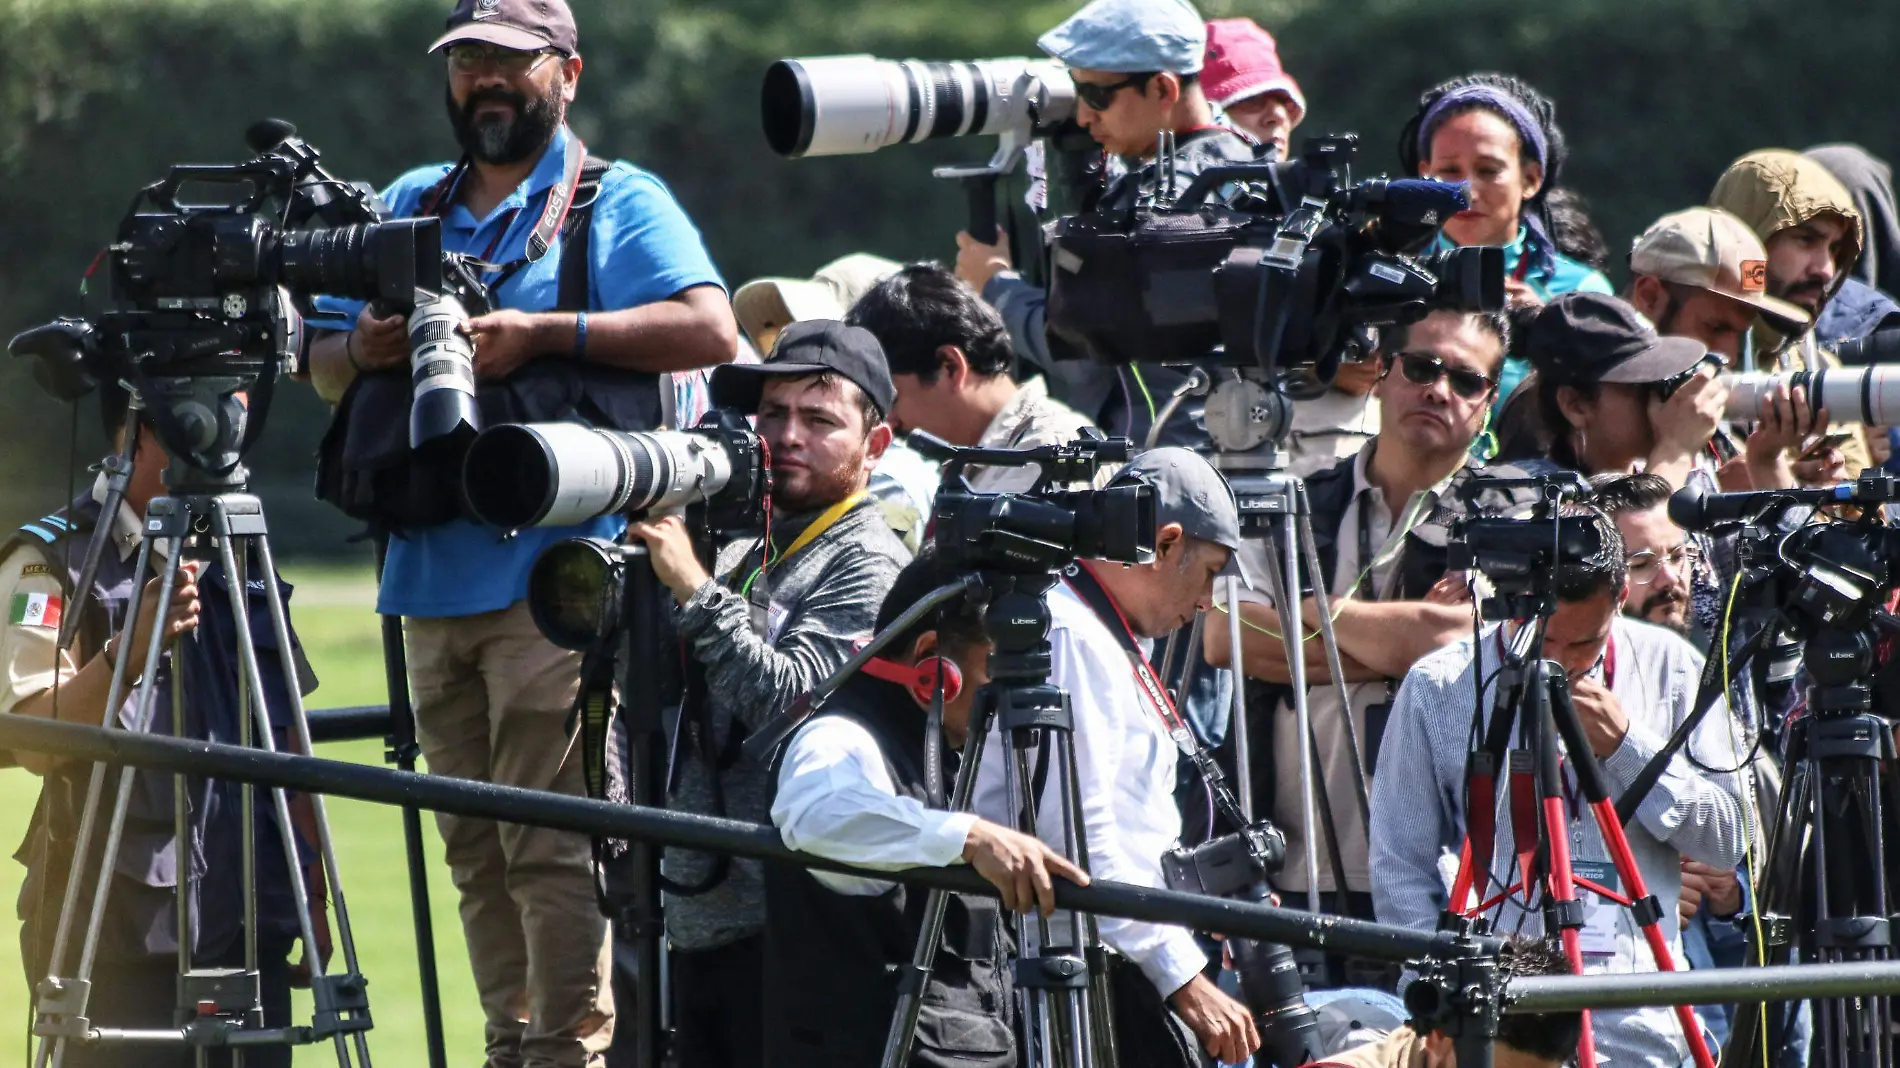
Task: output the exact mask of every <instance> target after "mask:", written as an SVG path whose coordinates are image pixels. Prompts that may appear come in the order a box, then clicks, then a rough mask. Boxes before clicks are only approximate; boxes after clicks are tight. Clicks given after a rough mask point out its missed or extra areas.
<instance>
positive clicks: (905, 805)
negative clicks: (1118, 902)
mask: <svg viewBox="0 0 1900 1068" xmlns="http://www.w3.org/2000/svg"><path fill="white" fill-rule="evenodd" d="M951 577H953V576H946V575H943V574H941V573H940V571H939V568H938V565H937V557H936V553H935V551H934V550H932V549H928V548H927V549H925V550H924V552H923V553H922V554H921V555H919V556H918V557H917V559H915V560H913V561H911V563H910V564H909V565H907V566H906V567H905V568H904V570H903V571H902V572H900V573H899V574H898V576H897V580H896V582H894V583H893V584H892V586H891V592H890V594H889V595H888V596H886V597H885V598H884V605H883V607H882V608H881V609H879V611H878V619H877V629H878V631H879V632H882V631H883V630H884V629H885V628H886V627H889V626H890V625H891V624H892V623H894V622H895V621H896V620H897V618H898V617H899V616H901V615H903V614H904V613H905V612H906V611H908V610H909V609H910V608H911V606H912V605H914V604H917V603H918V602H920V601H922V600H923V599H924V597H925V596H927V595H928V594H929V593H930V592H931V591H932V590H934V589H936V587H937V586H939V585H940V584H941V583H942V582H943V581H945V580H946V579H947V578H951ZM885 648H886V649H887V650H891V651H893V652H892V654H891V655H890V656H888V657H881V658H879V659H878V660H876V661H873V662H872V663H873V667H872V668H871V669H868V670H866V671H865V672H864V673H861V674H859V675H858V676H856V677H854V678H853V679H852V680H851V681H849V682H847V683H846V684H845V685H844V687H843V688H842V689H840V690H839V691H838V693H837V694H836V695H835V696H834V697H833V698H832V699H831V701H830V702H828V703H827V704H826V705H825V707H824V708H823V709H821V710H820V711H819V712H818V714H817V715H815V716H813V717H812V718H811V719H810V720H809V721H807V722H806V723H805V724H804V725H803V726H801V727H800V728H799V729H798V732H797V733H796V734H794V735H793V736H792V738H791V740H790V741H789V742H788V743H787V744H786V748H785V755H784V758H783V762H782V763H781V765H780V767H779V772H778V794H777V796H776V798H775V799H774V800H773V802H772V822H773V824H775V825H776V826H777V827H778V829H779V833H780V834H781V835H783V836H784V839H785V844H786V845H787V846H790V847H791V848H793V849H800V850H804V851H806V852H808V853H814V854H817V855H819V856H824V857H829V858H831V859H833V860H842V861H847V862H849V863H852V864H857V865H860V866H865V867H876V868H885V869H888V870H893V871H896V870H901V869H904V868H914V867H925V866H935V867H940V866H943V865H947V864H954V863H957V862H959V861H961V862H967V863H968V864H970V865H971V866H972V867H974V868H975V869H976V870H977V872H978V873H980V874H981V875H982V876H983V877H984V878H985V879H988V880H989V881H990V882H991V883H993V884H995V886H996V888H997V890H998V892H1000V893H1001V894H1002V897H1003V904H1004V906H1005V907H1007V908H1012V909H1016V910H1020V911H1025V912H1026V911H1029V910H1030V909H1035V908H1040V909H1041V911H1042V912H1043V914H1044V915H1048V914H1049V913H1051V912H1053V911H1054V899H1053V896H1052V893H1053V891H1052V886H1051V882H1050V879H1051V877H1052V876H1060V877H1062V878H1065V879H1068V880H1070V881H1072V882H1077V883H1084V884H1086V883H1087V882H1088V876H1086V875H1084V874H1083V873H1082V872H1081V871H1080V870H1079V869H1077V868H1076V867H1075V866H1074V865H1073V864H1071V863H1069V861H1067V860H1065V859H1063V857H1062V856H1061V855H1060V854H1058V853H1056V852H1055V851H1054V850H1052V849H1050V848H1049V847H1048V846H1046V845H1044V844H1043V843H1042V842H1041V841H1039V840H1037V839H1035V838H1031V837H1029V836H1028V835H1026V834H1022V833H1020V832H1017V831H1014V830H1011V829H1009V828H1007V827H1002V826H999V825H997V824H994V823H991V822H989V821H988V820H984V819H979V818H978V817H976V816H974V815H970V814H968V813H954V812H946V811H942V808H943V806H944V798H945V797H947V796H948V795H949V793H950V791H951V785H950V784H952V783H953V782H954V780H955V774H956V760H955V757H954V756H951V755H950V754H952V753H954V752H957V751H960V750H961V749H962V747H963V745H964V741H965V737H966V735H967V732H968V730H969V725H970V709H971V706H972V704H973V703H974V700H975V697H976V691H977V688H978V687H980V686H982V685H983V684H984V682H986V681H987V678H988V675H987V671H986V668H987V666H988V665H987V663H986V658H987V656H988V653H989V640H988V638H987V637H986V636H985V634H984V631H983V618H982V615H981V614H980V613H979V612H978V611H977V610H976V609H975V608H974V607H973V606H972V605H971V604H970V603H969V602H968V601H967V600H965V599H961V598H959V599H957V600H955V601H952V602H950V603H949V604H947V605H945V606H943V607H942V608H941V609H939V611H938V612H937V614H936V618H935V621H934V622H933V621H932V620H931V619H929V618H926V619H925V620H923V621H920V622H918V623H917V624H916V625H914V626H912V627H911V628H910V629H909V630H907V631H905V632H904V633H902V634H899V635H897V636H895V637H894V638H893V639H892V640H891V643H890V644H889V645H887V646H886V647H885ZM873 671H875V672H876V674H875V675H873V673H872V672H873ZM939 694H940V695H941V700H942V706H941V714H942V724H943V745H944V747H945V748H944V749H943V752H944V754H945V759H944V766H943V769H942V773H943V779H942V782H943V783H944V786H943V787H942V789H943V794H942V795H941V796H938V797H935V798H933V797H931V796H930V790H929V788H928V780H927V778H926V776H925V772H924V763H923V761H924V760H925V759H927V758H928V753H929V750H928V749H926V747H925V740H924V736H925V732H926V731H927V730H928V729H929V728H928V723H929V721H928V720H927V719H926V718H925V717H926V712H927V710H928V709H929V708H930V706H931V704H932V702H933V700H936V699H937V697H938V695H939ZM765 894H766V923H765V945H766V948H765V1019H766V1027H765V1034H766V1043H765V1047H766V1062H767V1063H768V1064H771V1065H774V1066H786V1068H789V1066H793V1065H813V1066H818V1065H823V1066H825V1068H871V1066H872V1065H875V1064H877V1063H878V1060H879V1056H880V1054H881V1053H882V1051H883V1048H884V1039H885V1035H886V1032H887V1031H888V1030H889V1028H890V1024H891V1018H892V1015H893V1013H894V1011H895V1006H896V1003H897V990H896V989H895V988H894V987H893V986H892V985H891V982H890V976H891V975H892V974H893V973H894V972H896V971H898V970H900V969H904V968H906V967H908V965H909V964H910V960H911V953H912V950H913V949H914V947H915V945H916V943H917V938H918V933H919V931H920V930H921V923H922V919H923V904H924V900H925V897H926V896H927V895H925V894H923V893H922V892H920V891H918V890H916V889H915V888H904V887H896V886H893V885H892V884H890V883H886V882H882V881H879V880H875V879H864V878H859V877H855V876H848V875H837V874H833V873H830V872H821V871H811V870H807V869H805V868H798V867H793V866H791V865H785V864H775V865H772V866H770V867H768V868H767V869H766V873H765ZM949 909H950V911H949V915H948V916H947V917H946V921H945V931H946V935H947V937H946V938H945V939H944V946H943V947H942V948H941V949H940V950H939V952H938V954H937V959H936V965H935V967H934V968H933V970H932V972H931V975H930V979H929V981H928V984H927V986H926V988H925V990H924V992H923V1014H924V1016H926V1017H929V1019H928V1020H922V1019H920V1024H919V1027H918V1032H917V1039H918V1043H919V1045H918V1047H917V1050H916V1052H915V1054H914V1055H913V1059H912V1062H911V1063H914V1064H920V1065H946V1066H947V1065H961V1066H965V1068H974V1066H977V1065H984V1064H989V1065H995V1066H997V1068H1004V1066H1013V1065H1014V1064H1015V1063H1016V1057H1015V1049H1014V1046H1015V1043H1014V1042H1013V1040H1012V1038H1013V1036H1012V1035H1011V1033H1010V1032H1011V1029H1010V1025H1009V1010H1008V1006H1009V1001H1010V999H1009V996H1008V987H1007V983H1006V981H1005V980H1004V978H1003V973H1004V964H1005V958H1006V953H1007V950H1006V947H1005V945H1004V939H1003V937H1002V936H1003V927H1002V924H1001V923H1000V922H998V920H999V917H998V914H997V910H996V905H995V903H994V902H991V901H988V900H984V899H980V898H966V897H962V896H960V895H959V896H953V897H952V898H951V903H950V906H949Z"/></svg>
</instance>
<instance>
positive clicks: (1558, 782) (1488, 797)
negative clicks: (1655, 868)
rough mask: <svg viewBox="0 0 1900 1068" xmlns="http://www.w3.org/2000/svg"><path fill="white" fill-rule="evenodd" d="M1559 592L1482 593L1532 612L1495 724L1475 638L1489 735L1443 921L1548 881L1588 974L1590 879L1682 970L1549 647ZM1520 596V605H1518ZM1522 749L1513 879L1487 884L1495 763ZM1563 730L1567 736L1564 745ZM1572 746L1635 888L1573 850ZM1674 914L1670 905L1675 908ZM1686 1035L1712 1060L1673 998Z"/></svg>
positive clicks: (1575, 958)
mask: <svg viewBox="0 0 1900 1068" xmlns="http://www.w3.org/2000/svg"><path fill="white" fill-rule="evenodd" d="M1554 601H1555V598H1554V597H1551V596H1545V597H1541V598H1538V597H1532V598H1529V599H1521V598H1520V599H1513V598H1502V599H1499V600H1497V601H1488V602H1486V610H1485V611H1484V612H1483V613H1482V614H1483V616H1484V617H1485V618H1492V619H1496V618H1499V617H1500V616H1502V617H1503V618H1513V617H1515V618H1520V619H1528V620H1529V623H1528V625H1526V626H1524V627H1523V628H1521V629H1520V630H1519V631H1518V633H1517V634H1516V635H1515V636H1514V638H1513V640H1512V643H1511V647H1510V649H1509V651H1508V652H1506V653H1505V655H1504V657H1503V661H1504V662H1503V664H1502V665H1501V666H1500V667H1499V668H1498V672H1497V678H1496V682H1495V684H1494V685H1495V686H1496V690H1495V691H1494V692H1495V693H1496V695H1497V697H1496V701H1495V703H1494V707H1493V709H1492V713H1491V716H1490V717H1489V723H1488V725H1486V724H1485V717H1484V697H1483V687H1482V686H1478V685H1476V684H1475V683H1476V680H1477V679H1479V678H1482V669H1483V662H1482V655H1481V652H1482V650H1483V648H1484V643H1483V641H1482V640H1481V636H1480V638H1476V639H1474V642H1473V646H1472V649H1473V659H1472V673H1473V678H1474V686H1473V690H1474V691H1475V692H1476V693H1477V698H1476V701H1477V707H1476V709H1475V710H1474V719H1473V723H1472V735H1473V737H1474V739H1475V738H1476V737H1477V735H1478V734H1479V733H1480V731H1481V730H1482V731H1483V733H1484V741H1483V743H1482V744H1481V745H1479V746H1477V747H1476V748H1474V749H1473V750H1472V752H1471V754H1470V756H1469V763H1468V765H1467V773H1466V789H1465V812H1466V820H1467V827H1468V831H1467V834H1466V836H1465V841H1464V844H1463V845H1462V847H1461V848H1460V850H1459V864H1458V874H1457V877H1456V879H1455V880H1454V881H1453V883H1452V888H1451V897H1450V900H1449V903H1448V905H1447V912H1446V917H1445V921H1444V924H1443V926H1447V927H1451V928H1454V929H1455V928H1459V927H1462V926H1463V925H1464V924H1465V923H1466V922H1467V921H1470V920H1473V919H1477V918H1480V917H1483V916H1484V915H1485V914H1487V913H1489V912H1491V911H1492V910H1494V909H1498V908H1500V907H1501V906H1502V905H1503V904H1504V903H1505V902H1506V901H1507V900H1508V899H1509V898H1510V897H1511V896H1512V895H1514V894H1517V895H1521V896H1522V898H1523V902H1524V908H1525V911H1529V905H1530V902H1531V901H1532V897H1533V894H1534V893H1536V892H1538V891H1539V890H1540V889H1541V892H1542V894H1543V897H1544V902H1545V903H1544V908H1543V918H1544V926H1545V930H1547V931H1549V930H1553V929H1554V930H1555V931H1557V932H1558V934H1559V937H1560V938H1561V940H1562V942H1563V947H1564V955H1565V956H1566V957H1568V958H1569V960H1570V966H1571V967H1572V968H1573V969H1575V970H1576V971H1577V973H1578V974H1582V972H1583V967H1584V961H1583V957H1584V954H1583V928H1584V925H1585V922H1584V916H1585V910H1584V904H1583V902H1582V900H1581V899H1579V898H1578V896H1577V890H1578V889H1579V888H1582V889H1587V890H1590V891H1591V892H1593V893H1596V894H1598V895H1600V896H1602V897H1604V898H1607V899H1609V900H1611V901H1613V902H1615V903H1616V904H1618V905H1620V906H1623V907H1625V908H1628V909H1629V910H1630V914H1631V916H1632V918H1634V919H1635V921H1636V923H1637V925H1638V926H1639V927H1640V928H1641V929H1642V931H1643V937H1644V940H1645V941H1646V942H1647V943H1648V945H1649V949H1650V952H1651V954H1652V955H1653V956H1654V957H1655V959H1656V965H1657V967H1658V968H1659V969H1661V970H1663V971H1675V970H1676V967H1675V960H1674V958H1673V956H1672V955H1671V954H1670V952H1669V944H1668V940H1667V939H1666V938H1665V937H1664V935H1663V933H1662V927H1661V920H1662V917H1663V916H1664V915H1665V913H1664V910H1663V907H1662V905H1661V903H1660V902H1658V901H1657V900H1656V896H1655V895H1654V894H1651V893H1650V892H1649V889H1648V887H1647V886H1646V885H1645V883H1644V880H1643V873H1642V870H1641V869H1640V868H1638V867H1637V866H1636V859H1635V856H1634V855H1633V854H1632V853H1631V852H1630V847H1629V839H1628V838H1627V837H1626V836H1625V835H1624V833H1623V825H1622V823H1621V822H1619V821H1618V819H1617V816H1616V808H1615V805H1614V804H1613V803H1612V801H1611V800H1610V789H1609V782H1608V780H1606V779H1605V778H1604V775H1603V769H1602V768H1601V767H1600V766H1599V765H1598V763H1597V760H1596V757H1595V755H1594V754H1593V752H1592V750H1591V748H1590V741H1589V738H1588V736H1587V735H1586V734H1585V733H1584V729H1583V724H1582V722H1581V721H1580V720H1579V719H1578V718H1577V711H1576V708H1575V706H1574V705H1573V704H1572V703H1571V699H1570V682H1569V677H1568V676H1567V675H1566V674H1565V673H1564V670H1563V668H1562V667H1561V666H1559V665H1558V664H1556V663H1554V662H1552V661H1549V660H1545V659H1543V625H1544V622H1545V621H1546V620H1547V619H1548V614H1549V612H1550V611H1551V610H1553V609H1554V608H1555V604H1554ZM1512 606H1515V607H1512ZM1514 729H1515V734H1516V737H1517V745H1518V747H1517V748H1516V749H1512V750H1510V751H1509V753H1508V760H1507V761H1506V762H1505V764H1504V766H1505V767H1506V769H1507V772H1508V777H1507V785H1508V794H1507V801H1508V809H1507V811H1508V818H1509V822H1510V827H1511V840H1512V847H1513V851H1514V854H1515V855H1514V858H1513V867H1514V868H1515V869H1516V871H1517V873H1518V878H1517V881H1516V882H1514V883H1511V884H1510V885H1503V886H1499V887H1498V888H1497V893H1496V894H1495V895H1494V896H1490V897H1487V896H1486V895H1487V894H1489V893H1490V892H1491V889H1492V884H1493V882H1494V881H1498V880H1494V876H1493V875H1492V866H1491V865H1492V856H1493V850H1494V849H1495V846H1496V830H1497V826H1496V819H1495V816H1496V813H1497V811H1498V807H1499V802H1498V794H1497V786H1498V782H1497V770H1498V768H1499V765H1500V761H1501V760H1504V759H1505V754H1506V747H1507V746H1510V745H1511V740H1512V736H1513V733H1514ZM1560 741H1561V748H1560ZM1565 750H1567V751H1568V752H1569V753H1570V754H1571V759H1570V767H1571V770H1572V771H1573V772H1574V774H1575V776H1576V780H1577V786H1578V789H1579V791H1580V792H1581V794H1582V799H1583V802H1584V804H1585V805H1586V806H1587V807H1588V808H1589V809H1590V813H1591V815H1592V817H1593V818H1594V819H1595V821H1596V824H1597V830H1598V832H1599V833H1600V834H1601V835H1602V837H1603V843H1604V846H1605V848H1606V849H1607V850H1608V852H1609V854H1610V859H1611V862H1612V864H1613V866H1614V868H1615V870H1616V875H1617V878H1618V879H1619V880H1621V883H1622V885H1623V886H1624V887H1626V888H1627V889H1628V893H1627V894H1623V893H1618V892H1617V891H1615V890H1612V889H1610V888H1608V887H1605V886H1603V885H1601V884H1599V883H1597V882H1594V881H1592V880H1589V879H1585V878H1583V877H1581V876H1579V875H1577V873H1576V870H1575V868H1574V866H1573V863H1572V858H1571V855H1570V813H1569V810H1568V808H1567V807H1566V802H1565V796H1564V774H1563V763H1564V762H1563V752H1564V751H1565ZM1668 914H1669V915H1673V914H1674V913H1673V910H1672V911H1671V912H1670V913H1668ZM1676 1018H1677V1020H1678V1021H1679V1022H1680V1023H1681V1024H1682V1029H1683V1036H1684V1038H1685V1040H1686V1041H1687V1043H1688V1046H1689V1051H1690V1053H1691V1055H1693V1056H1694V1058H1695V1062H1696V1065H1697V1068H1713V1066H1714V1063H1715V1062H1714V1058H1713V1057H1712V1056H1711V1055H1710V1052H1709V1048H1708V1043H1707V1042H1706V1041H1705V1040H1704V1038H1703V1036H1702V1028H1701V1026H1700V1024H1699V1023H1698V1022H1697V1021H1696V1018H1695V1011H1694V1010H1693V1009H1692V1008H1690V1007H1689V1006H1686V1005H1679V1006H1677V1007H1676ZM1577 1058H1578V1064H1579V1065H1580V1066H1581V1068H1595V1065H1596V1063H1597V1058H1596V1047H1595V1038H1594V1033H1593V1030H1592V1025H1591V1019H1590V1014H1589V1013H1587V1012H1586V1013H1585V1014H1584V1019H1583V1036H1582V1039H1581V1040H1580V1042H1579V1043H1578V1047H1577Z"/></svg>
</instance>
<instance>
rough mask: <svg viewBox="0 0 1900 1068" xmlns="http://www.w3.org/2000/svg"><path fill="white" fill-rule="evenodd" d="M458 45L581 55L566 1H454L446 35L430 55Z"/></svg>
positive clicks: (432, 49) (431, 48) (570, 12)
mask: <svg viewBox="0 0 1900 1068" xmlns="http://www.w3.org/2000/svg"><path fill="white" fill-rule="evenodd" d="M459 41H486V42H487V43H489V44H492V45H500V46H501V47H503V48H512V49H515V50H516V51H519V52H538V51H540V50H541V49H543V48H552V49H554V50H555V51H556V52H559V53H561V54H562V55H564V56H572V55H575V54H576V53H578V52H579V51H580V35H579V33H578V32H577V31H576V30H575V29H574V13H573V12H572V11H569V10H568V8H567V0H457V3H456V5H455V10H453V11H451V12H449V21H448V31H447V32H446V33H444V34H443V35H442V36H440V37H438V38H436V39H435V43H434V44H432V45H430V46H429V51H431V52H435V51H438V50H440V49H443V48H447V47H448V46H450V45H452V44H455V43H457V42H459Z"/></svg>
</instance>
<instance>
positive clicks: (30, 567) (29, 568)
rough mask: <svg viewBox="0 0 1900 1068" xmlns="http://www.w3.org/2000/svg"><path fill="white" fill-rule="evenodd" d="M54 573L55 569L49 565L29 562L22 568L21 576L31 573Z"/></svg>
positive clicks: (24, 576)
mask: <svg viewBox="0 0 1900 1068" xmlns="http://www.w3.org/2000/svg"><path fill="white" fill-rule="evenodd" d="M52 573H53V569H52V568H50V567H47V566H46V565H45V564H27V565H26V566H25V567H22V568H21V569H20V577H21V578H26V577H28V576H31V575H51V574H52Z"/></svg>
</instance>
